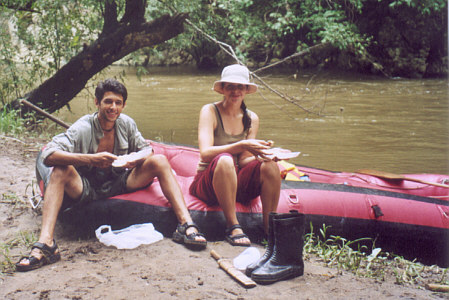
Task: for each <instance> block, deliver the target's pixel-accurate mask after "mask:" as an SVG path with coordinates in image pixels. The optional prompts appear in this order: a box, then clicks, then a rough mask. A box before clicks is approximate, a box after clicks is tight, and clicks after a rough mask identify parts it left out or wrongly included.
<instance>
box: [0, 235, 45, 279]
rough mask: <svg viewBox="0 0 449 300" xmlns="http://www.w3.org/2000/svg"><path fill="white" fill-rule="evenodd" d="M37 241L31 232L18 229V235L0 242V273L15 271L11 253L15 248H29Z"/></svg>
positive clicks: (13, 258)
mask: <svg viewBox="0 0 449 300" xmlns="http://www.w3.org/2000/svg"><path fill="white" fill-rule="evenodd" d="M36 241H37V237H36V235H35V234H34V233H32V232H27V231H20V232H19V233H18V236H17V237H15V238H13V239H11V240H9V241H6V242H1V243H0V275H4V274H10V273H12V272H14V271H15V265H14V264H15V259H17V258H16V257H13V255H12V254H11V252H12V250H15V249H16V248H25V249H29V248H30V247H31V245H32V244H33V243H34V242H36Z"/></svg>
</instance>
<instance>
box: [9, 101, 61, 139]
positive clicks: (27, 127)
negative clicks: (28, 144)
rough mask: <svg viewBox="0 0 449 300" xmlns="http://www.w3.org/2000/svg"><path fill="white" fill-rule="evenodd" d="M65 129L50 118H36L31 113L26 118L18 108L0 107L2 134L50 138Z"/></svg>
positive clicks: (15, 136) (17, 136)
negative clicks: (5, 108) (7, 108)
mask: <svg viewBox="0 0 449 300" xmlns="http://www.w3.org/2000/svg"><path fill="white" fill-rule="evenodd" d="M62 130H63V129H61V127H59V126H58V125H56V124H55V123H53V122H51V121H49V120H46V119H44V120H41V119H36V118H35V116H34V115H32V114H30V115H29V116H26V117H25V118H22V117H21V116H20V112H19V111H17V110H9V111H6V110H2V109H1V108H0V134H2V135H6V136H9V137H14V138H20V137H38V138H46V139H49V138H51V137H52V136H54V135H56V134H58V133H59V132H61V131H62Z"/></svg>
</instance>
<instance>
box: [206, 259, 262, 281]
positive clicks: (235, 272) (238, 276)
mask: <svg viewBox="0 0 449 300" xmlns="http://www.w3.org/2000/svg"><path fill="white" fill-rule="evenodd" d="M210 255H212V257H213V258H215V260H217V262H218V265H219V266H220V268H222V269H223V270H225V271H226V273H228V274H229V275H231V277H232V278H234V279H235V280H237V281H238V282H239V283H240V284H241V285H243V287H245V288H253V287H255V286H256V283H255V282H254V281H253V280H252V279H251V278H249V277H247V276H246V275H245V274H243V273H242V272H241V271H240V270H239V269H237V268H236V267H234V265H233V264H232V262H231V261H229V260H227V259H223V258H221V256H220V255H219V254H218V253H217V252H216V251H215V250H211V251H210Z"/></svg>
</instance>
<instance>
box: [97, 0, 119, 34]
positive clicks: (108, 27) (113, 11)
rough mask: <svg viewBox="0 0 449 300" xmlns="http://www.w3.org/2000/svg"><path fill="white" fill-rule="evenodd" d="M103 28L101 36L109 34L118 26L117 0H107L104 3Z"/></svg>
mask: <svg viewBox="0 0 449 300" xmlns="http://www.w3.org/2000/svg"><path fill="white" fill-rule="evenodd" d="M103 20H104V23H103V30H102V31H101V34H100V36H104V35H107V34H109V33H111V32H113V31H114V30H115V28H117V27H118V21H117V3H115V0H106V1H105V3H104V13H103Z"/></svg>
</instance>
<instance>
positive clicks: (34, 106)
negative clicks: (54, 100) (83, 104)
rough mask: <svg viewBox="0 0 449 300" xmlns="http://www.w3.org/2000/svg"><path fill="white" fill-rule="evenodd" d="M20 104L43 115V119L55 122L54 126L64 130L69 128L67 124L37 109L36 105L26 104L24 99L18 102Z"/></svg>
mask: <svg viewBox="0 0 449 300" xmlns="http://www.w3.org/2000/svg"><path fill="white" fill-rule="evenodd" d="M20 102H21V103H23V104H25V105H26V106H28V107H29V108H32V109H34V110H35V111H37V112H38V113H40V114H41V115H43V116H44V117H47V118H49V119H50V120H52V121H53V122H55V123H56V124H58V125H60V126H62V127H64V128H65V129H67V128H69V124H66V123H64V122H63V121H61V120H59V119H58V118H56V117H55V116H52V115H50V114H49V113H48V112H46V111H44V110H43V109H41V108H39V107H37V106H36V105H34V104H33V103H31V102H28V101H27V100H25V99H22V100H20Z"/></svg>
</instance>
